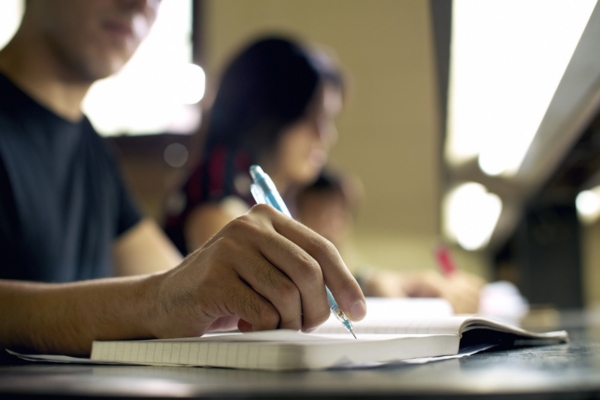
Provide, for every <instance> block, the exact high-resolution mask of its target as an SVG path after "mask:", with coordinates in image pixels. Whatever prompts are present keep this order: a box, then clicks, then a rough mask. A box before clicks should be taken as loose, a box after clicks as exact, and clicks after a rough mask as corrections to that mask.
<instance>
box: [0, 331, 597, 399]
mask: <svg viewBox="0 0 600 400" xmlns="http://www.w3.org/2000/svg"><path fill="white" fill-rule="evenodd" d="M566 328H567V330H568V331H569V334H570V336H571V339H572V340H571V342H570V343H568V344H564V345H553V346H545V347H530V348H523V349H517V350H507V351H492V352H485V353H480V354H475V355H473V356H470V357H466V358H461V359H452V360H446V361H438V362H434V363H429V364H422V365H401V366H388V367H379V368H371V369H361V370H328V371H316V372H281V373H276V372H258V371H244V370H227V369H217V368H186V367H142V366H90V365H57V364H26V365H9V366H1V367H0V398H7V397H9V396H10V397H19V398H34V397H38V396H40V397H41V396H43V397H44V398H49V397H71V396H76V397H84V396H90V397H116V398H129V397H189V398H199V399H220V398H240V399H241V398H244V399H253V398H277V397H280V398H281V397H285V398H296V399H301V398H311V399H315V398H317V399H318V398H338V399H341V398H353V399H358V398H364V399H375V398H420V399H428V398H431V399H434V398H435V399H438V398H443V399H451V398H456V399H459V398H460V399H463V398H485V399H496V398H505V397H511V398H513V397H514V398H525V399H545V398H551V399H563V398H564V399H593V398H598V399H600V339H599V338H600V335H599V330H598V329H597V327H596V326H593V327H591V328H574V327H572V328H569V327H568V326H567V327H566Z"/></svg>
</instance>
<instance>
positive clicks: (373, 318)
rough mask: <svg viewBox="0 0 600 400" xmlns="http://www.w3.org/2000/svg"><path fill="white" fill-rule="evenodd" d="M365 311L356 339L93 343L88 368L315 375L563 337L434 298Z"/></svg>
mask: <svg viewBox="0 0 600 400" xmlns="http://www.w3.org/2000/svg"><path fill="white" fill-rule="evenodd" d="M367 309H368V316H367V317H366V318H365V319H364V320H363V321H360V322H356V323H354V331H355V333H356V336H357V338H358V339H354V338H353V337H352V335H350V333H348V332H347V331H345V329H344V327H343V326H342V325H341V323H340V322H339V321H337V320H336V319H335V318H333V317H332V318H331V319H330V320H328V321H327V322H326V323H325V324H323V325H322V326H321V327H320V328H319V329H318V330H317V331H315V332H314V333H310V334H304V333H300V332H296V331H289V330H275V331H264V332H252V333H246V334H242V333H221V334H207V335H204V336H202V337H195V338H182V339H166V340H165V339H162V340H121V341H101V342H100V341H99V342H94V344H93V349H92V354H91V357H90V359H89V361H88V362H90V361H91V362H95V363H119V364H137V365H173V366H201V367H224V368H242V369H256V370H271V371H291V370H314V369H327V368H340V367H364V366H372V365H381V364H387V363H397V362H425V361H432V360H436V359H443V358H448V357H458V356H462V355H468V354H472V353H473V352H476V351H479V350H484V349H489V348H502V349H506V348H517V347H523V346H539V345H548V344H559V343H565V342H567V340H568V336H567V333H566V332H565V331H558V332H546V333H534V332H529V331H525V330H523V329H520V328H518V327H516V326H511V325H508V324H505V323H502V322H499V321H496V320H493V319H491V318H485V317H480V316H476V315H464V316H461V315H452V311H451V308H450V306H449V305H448V304H447V303H446V302H444V301H442V300H438V299H418V300H416V299H415V300H410V299H393V300H383V299H368V303H367ZM34 358H35V357H34ZM37 358H38V359H39V356H38V357H37ZM46 360H47V359H46ZM66 360H68V359H66V358H65V359H64V360H63V361H66ZM79 360H80V359H79Z"/></svg>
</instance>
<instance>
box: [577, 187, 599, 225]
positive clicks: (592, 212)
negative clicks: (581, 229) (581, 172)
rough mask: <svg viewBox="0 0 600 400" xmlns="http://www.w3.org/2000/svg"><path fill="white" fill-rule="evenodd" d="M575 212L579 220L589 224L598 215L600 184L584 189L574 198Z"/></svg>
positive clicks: (596, 218)
mask: <svg viewBox="0 0 600 400" xmlns="http://www.w3.org/2000/svg"><path fill="white" fill-rule="evenodd" d="M575 206H576V207H577V214H578V215H579V219H580V220H581V222H583V223H586V224H591V223H593V222H595V221H596V220H598V217H600V186H599V187H595V188H593V189H591V190H584V191H582V192H581V193H579V194H578V195H577V198H576V199H575Z"/></svg>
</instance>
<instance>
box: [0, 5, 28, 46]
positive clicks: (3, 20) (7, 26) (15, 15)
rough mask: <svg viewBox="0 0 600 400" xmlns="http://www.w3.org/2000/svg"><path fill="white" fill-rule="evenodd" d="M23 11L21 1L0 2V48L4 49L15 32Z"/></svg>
mask: <svg viewBox="0 0 600 400" xmlns="http://www.w3.org/2000/svg"><path fill="white" fill-rule="evenodd" d="M23 10H24V8H23V0H2V1H1V2H0V48H2V47H4V46H5V45H6V43H8V41H9V40H10V38H12V37H13V35H14V34H15V32H16V31H17V28H18V27H19V23H20V22H21V17H22V15H23Z"/></svg>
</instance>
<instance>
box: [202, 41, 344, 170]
mask: <svg viewBox="0 0 600 400" xmlns="http://www.w3.org/2000/svg"><path fill="white" fill-rule="evenodd" d="M324 82H327V83H331V84H333V85H334V86H335V87H337V88H339V89H340V90H341V91H342V92H343V89H344V82H343V78H342V74H341V72H340V71H339V70H338V69H337V68H336V67H335V66H334V63H333V61H332V59H331V58H330V57H328V56H327V55H325V53H322V54H321V53H320V52H316V51H314V50H311V49H308V48H307V47H304V46H303V45H301V44H300V43H299V42H298V41H296V40H294V39H291V38H289V37H283V36H265V37H262V38H260V39H258V40H255V41H254V42H253V43H252V44H250V45H249V46H248V47H246V48H245V50H243V51H242V52H241V53H240V54H239V55H237V56H236V57H235V58H234V59H233V60H232V61H231V63H230V64H229V65H228V67H227V68H226V69H225V71H224V73H223V75H222V77H221V81H220V85H219V89H218V91H217V94H216V97H215V100H214V103H213V105H212V108H211V112H210V115H209V117H208V118H209V121H208V128H207V131H206V142H205V147H204V153H205V155H208V154H210V153H211V151H212V150H213V149H214V147H215V146H218V145H224V146H226V147H228V148H230V149H236V150H245V151H247V152H249V155H250V157H251V158H253V161H257V160H258V159H259V158H262V157H263V156H268V155H271V154H272V153H273V152H274V151H275V147H276V146H277V143H278V139H279V135H280V134H281V132H282V131H283V129H284V128H285V127H287V126H289V125H291V124H292V123H294V122H295V121H297V120H298V119H299V118H301V117H302V115H303V114H304V112H305V111H306V109H307V106H308V105H309V103H310V102H311V100H312V99H313V97H314V94H315V92H316V91H317V89H318V88H319V87H320V85H322V84H323V83H324Z"/></svg>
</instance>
